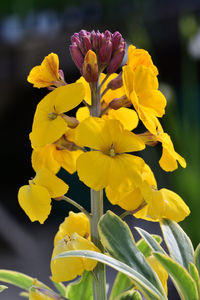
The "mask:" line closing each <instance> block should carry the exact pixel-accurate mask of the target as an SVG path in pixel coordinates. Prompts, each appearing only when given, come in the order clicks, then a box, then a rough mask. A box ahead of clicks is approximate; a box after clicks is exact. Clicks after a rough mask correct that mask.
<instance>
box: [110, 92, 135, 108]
mask: <svg viewBox="0 0 200 300" xmlns="http://www.w3.org/2000/svg"><path fill="white" fill-rule="evenodd" d="M124 106H125V107H129V106H131V102H130V101H129V100H128V98H127V97H126V96H125V95H124V96H122V97H120V98H115V99H113V100H112V101H111V102H110V103H109V107H110V108H112V109H115V110H117V109H119V108H121V107H124Z"/></svg>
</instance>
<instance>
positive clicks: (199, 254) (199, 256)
mask: <svg viewBox="0 0 200 300" xmlns="http://www.w3.org/2000/svg"><path fill="white" fill-rule="evenodd" d="M194 263H195V266H196V267H197V270H198V272H199V276H200V244H199V245H198V246H197V248H196V250H195V252H194Z"/></svg>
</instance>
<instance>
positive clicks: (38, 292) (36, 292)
mask: <svg viewBox="0 0 200 300" xmlns="http://www.w3.org/2000/svg"><path fill="white" fill-rule="evenodd" d="M48 294H50V295H51V296H52V297H49V296H48ZM53 294H54V292H53V291H52V290H50V289H49V288H48V287H47V286H45V285H43V284H41V283H40V282H38V281H37V279H34V281H33V285H32V286H31V288H30V291H29V300H52V299H55V298H53Z"/></svg>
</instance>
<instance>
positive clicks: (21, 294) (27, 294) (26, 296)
mask: <svg viewBox="0 0 200 300" xmlns="http://www.w3.org/2000/svg"><path fill="white" fill-rule="evenodd" d="M19 295H20V296H21V297H24V298H29V293H27V292H21V293H19Z"/></svg>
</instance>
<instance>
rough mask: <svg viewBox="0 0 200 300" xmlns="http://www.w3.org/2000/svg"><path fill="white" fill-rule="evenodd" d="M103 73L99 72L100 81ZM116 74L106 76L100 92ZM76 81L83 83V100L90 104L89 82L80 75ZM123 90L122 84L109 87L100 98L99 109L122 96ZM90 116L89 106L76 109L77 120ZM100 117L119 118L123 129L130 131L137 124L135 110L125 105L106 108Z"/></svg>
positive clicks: (103, 75) (103, 76)
mask: <svg viewBox="0 0 200 300" xmlns="http://www.w3.org/2000/svg"><path fill="white" fill-rule="evenodd" d="M105 76H106V75H105V74H104V73H101V75H100V83H101V82H102V81H103V80H104V78H105ZM117 76H118V74H116V73H114V74H111V75H110V76H109V78H108V80H107V81H106V82H105V83H104V84H103V85H102V88H101V91H102V93H103V92H104V91H105V89H106V87H107V84H109V82H110V81H111V80H113V79H115V78H116V77H117ZM77 82H81V83H83V85H84V88H85V98H84V100H85V101H86V102H87V103H88V104H89V105H91V90H90V86H89V83H88V82H87V81H86V80H85V79H84V78H83V77H80V78H79V80H78V81H77ZM124 94H125V91H124V88H123V86H122V87H121V88H118V89H115V90H111V89H109V90H108V91H107V92H106V93H105V95H103V97H102V98H101V109H102V110H103V109H104V108H105V107H107V106H109V103H110V102H111V101H112V100H114V99H117V98H120V97H122V96H124ZM89 116H90V112H89V108H88V107H80V108H79V109H78V110H77V113H76V118H77V119H78V120H79V122H81V121H83V120H85V119H86V118H88V117H89ZM102 118H103V119H105V120H107V119H116V120H119V121H120V122H121V123H122V125H123V126H124V129H127V130H130V131H132V130H133V129H135V128H136V127H137V125H138V121H139V120H138V116H137V114H136V112H135V111H134V110H133V109H129V108H127V107H121V108H119V109H117V110H114V109H112V108H110V107H109V108H107V110H106V111H105V113H104V114H103V115H102Z"/></svg>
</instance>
